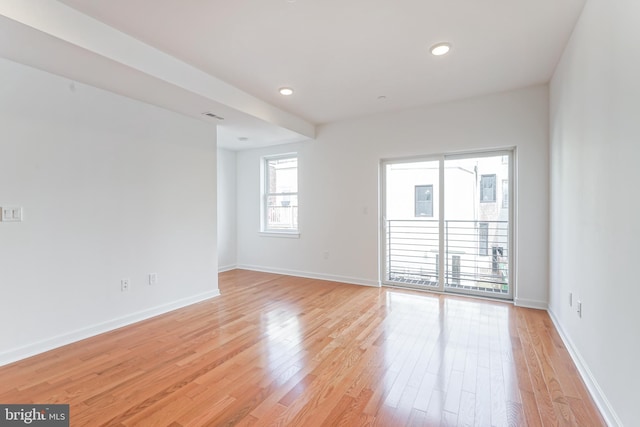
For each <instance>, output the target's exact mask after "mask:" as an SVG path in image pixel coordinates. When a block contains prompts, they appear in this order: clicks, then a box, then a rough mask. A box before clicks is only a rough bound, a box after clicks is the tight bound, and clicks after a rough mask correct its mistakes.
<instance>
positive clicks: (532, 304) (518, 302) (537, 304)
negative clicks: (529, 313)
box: [513, 297, 549, 310]
mask: <svg viewBox="0 0 640 427" xmlns="http://www.w3.org/2000/svg"><path fill="white" fill-rule="evenodd" d="M513 304H514V305H515V306H516V307H524V308H535V309H537V310H546V309H547V308H549V304H548V303H547V301H541V300H537V299H526V298H517V297H516V298H515V299H514V300H513Z"/></svg>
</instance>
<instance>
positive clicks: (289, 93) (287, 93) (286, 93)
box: [278, 87, 293, 96]
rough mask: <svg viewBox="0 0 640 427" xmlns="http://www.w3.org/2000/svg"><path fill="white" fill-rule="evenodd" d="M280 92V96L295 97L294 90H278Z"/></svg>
mask: <svg viewBox="0 0 640 427" xmlns="http://www.w3.org/2000/svg"><path fill="white" fill-rule="evenodd" d="M278 91H279V92H280V95H284V96H289V95H293V89H291V88H290V87H281V88H280V89H278Z"/></svg>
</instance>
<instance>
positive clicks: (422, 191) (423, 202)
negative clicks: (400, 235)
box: [414, 185, 433, 217]
mask: <svg viewBox="0 0 640 427" xmlns="http://www.w3.org/2000/svg"><path fill="white" fill-rule="evenodd" d="M414 200H415V213H416V215H415V216H423V217H432V216H433V185H416V189H415V199H414Z"/></svg>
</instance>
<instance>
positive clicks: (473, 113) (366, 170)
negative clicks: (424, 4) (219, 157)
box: [237, 86, 548, 308]
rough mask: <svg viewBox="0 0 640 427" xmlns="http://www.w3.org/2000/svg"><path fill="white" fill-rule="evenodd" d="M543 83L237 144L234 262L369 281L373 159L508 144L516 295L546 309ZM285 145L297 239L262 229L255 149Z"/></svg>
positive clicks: (374, 280) (373, 262) (373, 251)
mask: <svg viewBox="0 0 640 427" xmlns="http://www.w3.org/2000/svg"><path fill="white" fill-rule="evenodd" d="M547 91H548V88H547V86H536V87H531V88H526V89H522V90H517V91H511V92H505V93H501V94H494V95H489V96H484V97H478V98H473V99H468V100H463V101H459V102H452V103H448V104H442V105H438V106H434V107H424V108H419V109H413V110H407V111H401V112H397V113H392V114H386V115H378V116H372V117H367V118H363V119H358V120H349V121H344V122H339V123H333V124H329V125H324V126H321V127H320V129H319V131H318V138H317V139H316V140H315V141H313V142H309V143H305V144H291V145H285V146H279V147H272V148H265V149H260V150H250V151H243V152H239V153H238V155H237V156H238V264H239V265H240V266H241V267H245V268H253V269H258V270H265V271H277V272H283V273H290V274H297V275H303V276H310V277H322V278H326V279H335V280H340V281H346V282H352V283H359V284H366V285H372V286H377V285H378V284H379V282H380V278H379V256H378V246H379V230H380V220H381V218H380V210H379V200H378V193H379V170H380V161H381V159H393V158H403V157H411V156H424V155H437V154H442V153H457V152H469V151H478V150H487V149H501V148H511V147H515V148H516V152H517V157H516V165H515V167H516V168H517V169H518V182H517V183H515V188H516V191H517V194H519V196H520V197H517V198H516V200H515V202H516V206H515V209H516V224H515V226H516V234H517V237H518V242H519V244H518V251H517V259H516V260H515V262H516V265H517V278H516V282H517V288H516V294H515V297H516V302H517V303H519V304H521V305H527V306H535V307H541V308H546V305H547V298H548V286H547V282H546V280H545V278H546V277H548V267H547V266H548V256H547V251H548V179H547V176H548V93H547ZM292 151H297V152H298V153H299V191H300V194H299V203H300V208H299V212H300V213H299V224H300V238H298V239H290V238H278V237H268V236H263V235H260V233H259V230H260V158H261V157H262V156H265V155H274V154H277V153H288V152H292ZM521 159H522V160H521ZM541 278H542V279H541Z"/></svg>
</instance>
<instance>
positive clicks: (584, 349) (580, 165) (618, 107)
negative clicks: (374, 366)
mask: <svg viewBox="0 0 640 427" xmlns="http://www.w3.org/2000/svg"><path fill="white" fill-rule="evenodd" d="M639 16H640V3H639V2H637V1H636V0H620V1H615V2H610V1H606V0H589V1H587V4H586V6H585V9H584V11H583V13H582V16H581V18H580V20H579V22H578V24H577V26H576V29H575V31H574V34H573V36H572V38H571V40H570V42H569V44H568V46H567V48H566V51H565V52H564V55H563V57H562V60H561V62H560V64H559V66H558V68H557V70H556V72H555V75H554V76H553V80H552V82H551V190H552V191H551V245H550V261H551V269H550V270H551V274H550V281H551V295H550V312H551V314H552V318H553V319H554V320H555V322H556V324H557V326H558V328H559V329H560V330H561V331H562V332H563V333H564V335H565V339H566V342H567V343H568V344H569V346H570V348H571V349H572V350H573V353H574V358H575V360H576V361H577V362H578V365H579V367H580V368H581V370H582V373H583V376H584V377H585V379H586V381H587V384H588V385H589V386H590V389H591V391H592V392H593V394H594V395H595V396H596V398H597V400H598V402H599V404H600V406H601V409H603V412H604V413H605V415H606V416H607V418H608V420H609V422H610V424H611V425H623V424H624V425H627V426H633V425H637V424H638V420H640V406H639V405H638V403H637V398H636V397H637V384H638V383H640V370H639V369H638V366H637V361H638V359H639V358H640V339H639V338H638V337H639V335H638V333H637V325H639V324H640V311H639V310H638V308H637V301H636V298H635V296H636V292H637V291H638V283H637V282H638V281H637V279H636V265H635V263H636V262H637V260H638V259H639V258H640V245H639V244H638V240H639V238H640V222H639V221H638V212H639V211H640V200H639V199H638V197H637V193H638V191H637V184H638V183H639V182H640V168H638V159H639V158H640V119H639V117H640V103H638V100H639V99H640V80H639V79H638V76H640V53H639V50H638V46H640V26H638V17H639ZM570 293H572V294H573V305H570V304H569V301H570V300H569V294H570ZM578 301H580V302H581V303H582V316H579V315H578V313H577V302H578Z"/></svg>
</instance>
